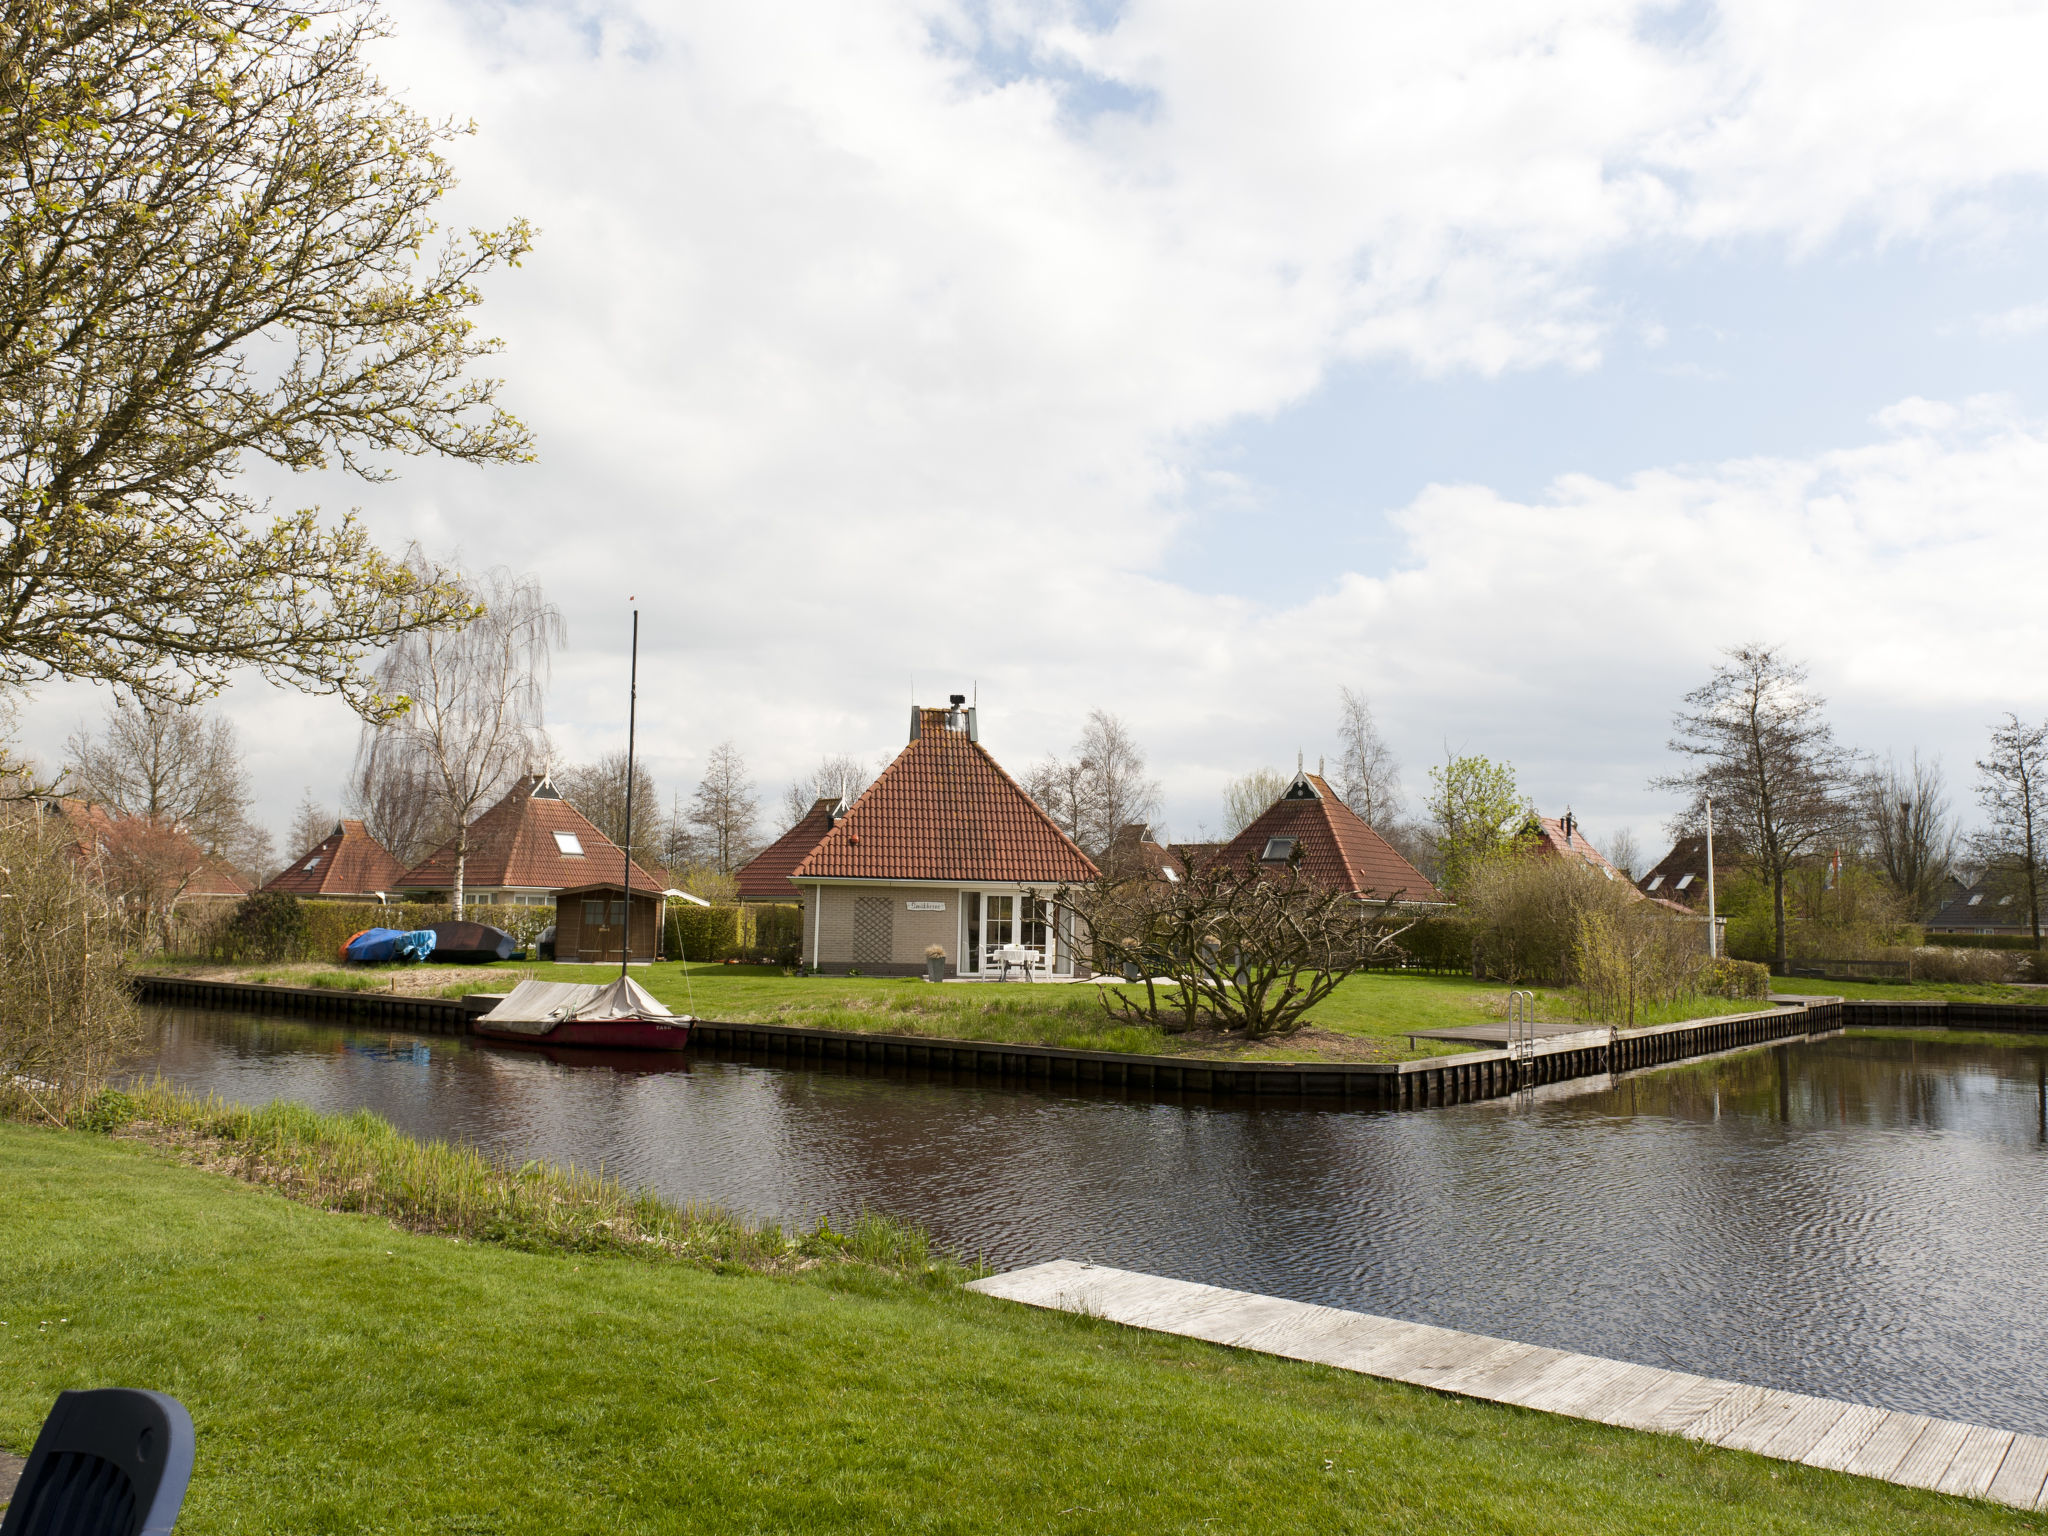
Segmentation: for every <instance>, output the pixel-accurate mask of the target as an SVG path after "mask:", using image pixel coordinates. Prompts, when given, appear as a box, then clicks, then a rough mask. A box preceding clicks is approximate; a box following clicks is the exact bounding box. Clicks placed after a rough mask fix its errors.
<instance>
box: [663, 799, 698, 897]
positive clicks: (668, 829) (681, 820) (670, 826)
mask: <svg viewBox="0 0 2048 1536" xmlns="http://www.w3.org/2000/svg"><path fill="white" fill-rule="evenodd" d="M661 862H662V867H663V868H665V869H667V870H668V871H669V872H670V873H671V874H674V873H675V872H676V871H677V870H681V869H686V868H688V867H689V866H690V865H692V864H694V863H696V862H697V836H696V834H695V833H694V832H692V831H691V830H690V817H689V813H688V812H686V811H685V810H684V809H683V797H682V795H681V794H680V793H677V792H671V793H670V795H669V797H668V815H666V816H665V817H663V818H662V823H661ZM692 894H696V895H701V894H702V892H693V893H692Z"/></svg>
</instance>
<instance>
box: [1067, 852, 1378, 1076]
mask: <svg viewBox="0 0 2048 1536" xmlns="http://www.w3.org/2000/svg"><path fill="white" fill-rule="evenodd" d="M1300 865H1301V859H1300V855H1299V853H1297V854H1296V856H1295V857H1294V858H1293V859H1292V860H1290V861H1289V862H1288V865H1287V867H1286V868H1285V869H1284V870H1281V871H1274V870H1271V869H1267V868H1264V867H1261V866H1260V865H1259V863H1258V862H1257V861H1256V860H1253V859H1247V860H1246V861H1245V862H1244V863H1242V864H1240V865H1232V864H1229V863H1226V862H1225V861H1223V860H1221V859H1216V860H1212V861H1210V862H1208V863H1206V864H1203V865H1200V866H1198V867H1196V868H1194V869H1191V870H1189V871H1188V873H1187V877H1186V878H1185V879H1181V880H1160V879H1157V878H1154V877H1153V876H1152V875H1151V874H1150V872H1149V871H1145V872H1138V873H1135V874H1128V873H1127V874H1122V875H1118V874H1110V875H1105V876H1104V877H1103V878H1102V879H1100V880H1098V881H1095V882H1094V883H1092V884H1090V885H1086V886H1067V887H1062V888H1061V890H1060V891H1059V893H1058V894H1057V896H1056V897H1055V902H1056V904H1057V905H1058V906H1060V907H1062V908H1065V909H1066V910H1068V911H1071V912H1074V913H1076V914H1077V915H1078V916H1079V917H1080V919H1081V921H1082V923H1084V924H1085V925H1086V927H1087V931H1088V934H1089V937H1090V942H1091V943H1092V945H1093V947H1094V952H1095V963H1096V964H1097V966H1098V967H1099V968H1100V969H1102V970H1104V971H1106V972H1109V973H1111V974H1116V973H1121V974H1122V975H1123V976H1124V978H1125V980H1126V983H1127V985H1125V986H1114V985H1110V986H1103V987H1099V988H1097V995H1098V996H1099V997H1100V998H1101V999H1102V1006H1103V1008H1104V1009H1105V1010H1106V1011H1107V1013H1108V1015H1109V1017H1110V1018H1111V1019H1112V1020H1114V1021H1115V1022H1116V1023H1119V1024H1137V1025H1146V1026H1150V1027H1152V1028H1155V1029H1161V1030H1165V1031H1167V1032H1169V1033H1180V1032H1181V1031H1184V1030H1188V1029H1193V1028H1197V1027H1201V1026H1205V1025H1206V1026H1208V1027H1211V1028H1215V1029H1219V1030H1232V1031H1241V1032H1243V1033H1244V1034H1245V1035H1246V1036H1248V1037H1250V1038H1253V1039H1258V1038H1263V1037H1266V1036H1270V1035H1279V1034H1287V1033H1290V1032H1291V1031H1293V1030H1295V1029H1298V1028H1300V1027H1301V1025H1302V1024H1303V1023H1304V1022H1305V1020H1306V1016H1307V1014H1308V1011H1309V1010H1310V1009H1311V1008H1313V1007H1315V1006H1316V1005H1317V1004H1318V1003H1320V1002H1322V1001H1323V1000H1324V999H1325V998H1327V997H1328V996H1329V995H1330V993H1331V992H1333V991H1334V990H1336V988H1337V986H1338V985H1339V984H1340V983H1341V982H1342V981H1343V980H1344V978H1345V977H1346V976H1348V975H1350V974H1351V973H1352V972H1353V971H1355V970H1358V969H1359V968H1360V967H1362V966H1364V965H1366V964H1367V963H1368V962H1370V961H1371V960H1372V959H1374V958H1375V957H1377V956H1379V955H1382V954H1385V953H1386V952H1388V951H1389V950H1391V949H1392V948H1393V947H1394V941H1395V939H1396V938H1397V937H1398V936H1399V935H1400V934H1401V933H1402V932H1404V931H1406V929H1407V928H1408V927H1409V926H1412V925H1411V924H1409V923H1405V922H1402V921H1400V920H1399V919H1397V918H1396V917H1395V916H1394V914H1393V907H1394V903H1393V899H1392V897H1391V896H1390V897H1389V898H1388V899H1387V900H1384V901H1378V902H1372V901H1361V900H1359V899H1358V898H1356V897H1354V896H1352V895H1351V894H1350V893H1349V892H1344V891H1337V890H1333V889H1331V888H1329V887H1328V886H1325V885H1322V884H1320V883H1318V882H1316V881H1313V880H1309V879H1308V878H1306V877H1305V876H1303V874H1302V873H1301V867H1300ZM1140 989H1141V990H1140Z"/></svg>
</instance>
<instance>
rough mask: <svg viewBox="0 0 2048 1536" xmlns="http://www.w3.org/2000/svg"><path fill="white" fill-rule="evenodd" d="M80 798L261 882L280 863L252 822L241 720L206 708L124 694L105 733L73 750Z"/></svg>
mask: <svg viewBox="0 0 2048 1536" xmlns="http://www.w3.org/2000/svg"><path fill="white" fill-rule="evenodd" d="M65 750H66V752H67V754H68V755H69V757H70V767H69V777H70V781H71V784H72V786H73V789H74V792H75V793H77V794H78V795H79V796H81V797H82V798H84V799H86V800H89V801H91V802H92V803H94V804H95V805H99V806H101V807H103V808H105V809H106V810H108V811H111V812H113V813H114V814H115V815H116V816H121V817H134V818H140V819H142V820H145V821H148V822H152V823H156V824H159V825H161V826H162V827H164V828H167V829H175V830H176V831H178V832H180V833H182V834H183V835H184V836H186V837H189V838H190V839H191V840H192V841H193V842H194V843H195V844H197V845H198V847H199V849H200V850H201V851H203V852H204V853H206V854H208V855H210V856H211V857H214V858H217V859H219V860H220V861H221V862H222V863H224V864H227V865H228V866H230V867H231V868H233V869H234V870H235V871H236V872H237V873H238V874H239V875H241V876H242V878H243V879H245V880H247V881H250V882H251V883H255V884H260V883H262V881H263V880H264V879H265V878H267V876H268V874H269V873H270V871H269V869H268V868H267V866H268V865H269V864H270V863H271V862H272V860H273V859H274V858H275V849H274V847H273V845H272V843H271V839H270V834H269V833H268V832H267V831H265V830H264V829H263V828H261V827H259V826H257V825H256V824H255V823H254V822H252V821H251V820H250V819H249V806H250V804H251V802H252V801H253V799H254V796H253V795H251V793H250V790H249V775H248V773H247V771H246V770H245V769H244V768H243V767H242V745H241V741H240V738H239V737H238V736H237V735H236V732H235V727H234V722H233V721H231V720H229V719H227V718H226V717H225V716H222V715H208V714H206V713H205V712H204V711H203V710H200V709H197V708H191V707H183V706H179V705H176V704H164V703H160V702H158V701H156V700H153V699H140V700H138V699H134V698H130V697H127V696H125V695H116V696H115V699H114V702H113V705H112V706H111V707H110V708H109V709H108V711H107V718H106V725H105V728H104V729H103V730H102V732H101V733H100V734H99V735H98V736H94V735H92V734H90V733H89V732H88V731H86V730H85V728H84V727H82V726H81V727H80V728H79V729H78V730H76V731H74V732H73V733H72V735H71V739H70V740H69V741H68V742H67V743H66V744H65Z"/></svg>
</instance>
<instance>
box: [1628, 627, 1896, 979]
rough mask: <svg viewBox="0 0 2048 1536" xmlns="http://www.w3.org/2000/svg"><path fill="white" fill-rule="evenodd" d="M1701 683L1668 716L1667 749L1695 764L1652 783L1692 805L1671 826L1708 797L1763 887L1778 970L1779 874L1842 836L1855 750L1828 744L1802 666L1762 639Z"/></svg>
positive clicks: (1684, 822) (1692, 817) (1694, 816)
mask: <svg viewBox="0 0 2048 1536" xmlns="http://www.w3.org/2000/svg"><path fill="white" fill-rule="evenodd" d="M1724 654H1725V655H1726V656H1727V658H1728V659H1727V660H1726V661H1725V662H1722V663H1721V664H1720V665H1718V666H1716V667H1715V668H1714V674H1713V676H1712V677H1710V678H1709V679H1708V680H1707V681H1706V682H1705V683H1703V684H1702V685H1701V686H1699V687H1698V688H1695V689H1694V690H1693V691H1692V692H1691V693H1688V694H1687V695H1686V696H1685V702H1686V704H1687V705H1688V706H1689V708H1687V709H1684V710H1681V711H1679V712H1678V713H1677V714H1676V715H1675V716H1673V717H1672V726H1673V728H1674V730H1676V732H1677V734H1676V735H1675V736H1674V737H1672V739H1671V743H1670V746H1671V750H1672V751H1674V752H1677V753H1679V754H1681V755H1682V756H1684V757H1686V758H1689V759H1691V761H1692V762H1693V763H1694V764H1695V765H1696V766H1694V767H1692V768H1690V769H1688V770H1687V771H1686V772H1684V773H1676V774H1669V775H1665V776H1663V777H1660V778H1657V779H1654V780H1652V781H1651V783H1652V787H1654V788H1658V789H1676V790H1681V791H1683V792H1685V793H1686V794H1687V795H1689V796H1690V797H1691V798H1690V801H1689V803H1688V804H1687V806H1686V809H1685V810H1684V811H1683V812H1682V813H1681V814H1680V817H1679V825H1680V827H1681V828H1683V829H1687V830H1689V829H1691V828H1693V827H1696V826H1698V825H1701V824H1702V823H1703V822H1704V821H1705V811H1706V801H1707V800H1708V799H1709V798H1711V799H1712V800H1713V802H1714V806H1715V811H1716V813H1717V815H1718V816H1719V817H1720V818H1721V819H1722V821H1723V823H1724V824H1726V825H1728V826H1730V827H1731V828H1732V829H1733V830H1735V831H1736V832H1737V833H1738V834H1739V840H1740V842H1741V843H1742V845H1743V847H1744V848H1745V849H1746V850H1747V852H1748V855H1749V857H1750V858H1751V859H1753V860H1754V861H1755V862H1756V865H1757V869H1758V872H1759V873H1761V874H1762V875H1763V876H1764V878H1765V879H1766V880H1767V881H1768V882H1769V883H1770V887H1771V911H1772V921H1773V923H1774V925H1775V929H1776V951H1775V952H1776V956H1777V960H1776V968H1777V969H1778V970H1780V971H1782V970H1783V969H1784V966H1785V958H1786V951H1785V876H1786V874H1787V872H1788V871H1790V870H1791V868H1792V866H1793V864H1794V863H1795V862H1797V861H1798V860H1799V859H1802V858H1804V857H1806V856H1807V855H1809V854H1813V853H1817V852H1819V851H1821V850H1822V849H1823V848H1825V847H1826V846H1827V844H1828V843H1829V842H1830V841H1832V840H1834V839H1836V838H1838V837H1840V836H1842V835H1843V832H1844V829H1845V824H1846V821H1847V797H1848V789H1849V785H1850V782H1851V775H1852V770H1853V767H1854V762H1855V759H1854V755H1853V754H1852V753H1851V752H1849V751H1848V750H1847V749H1846V748H1844V747H1842V746H1840V745H1839V744H1838V743H1837V742H1836V741H1835V736H1834V730H1833V728H1832V727H1830V726H1829V724H1828V723H1827V719H1826V716H1825V714H1824V713H1823V711H1824V710H1825V708H1826V702H1827V701H1826V700H1824V699H1822V698H1821V697H1820V696H1819V695H1818V694H1816V693H1814V692H1813V691H1812V690H1811V689H1809V688H1808V687H1807V685H1806V668H1805V667H1804V666H1802V665H1801V664H1799V663H1798V662H1795V661H1792V660H1790V659H1789V658H1787V657H1786V656H1784V655H1783V654H1781V653H1780V652H1779V651H1778V650H1777V649H1775V648H1774V647H1772V646H1768V645H1760V644H1755V643H1751V644H1747V645H1739V646H1735V647H1734V648H1732V649H1730V650H1728V651H1727V652H1725V653H1724Z"/></svg>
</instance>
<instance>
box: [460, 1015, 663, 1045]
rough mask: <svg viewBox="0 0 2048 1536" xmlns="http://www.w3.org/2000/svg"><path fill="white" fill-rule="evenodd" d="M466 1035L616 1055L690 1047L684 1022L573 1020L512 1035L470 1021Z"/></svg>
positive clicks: (486, 1022) (486, 1021)
mask: <svg viewBox="0 0 2048 1536" xmlns="http://www.w3.org/2000/svg"><path fill="white" fill-rule="evenodd" d="M469 1029H470V1033H471V1034H474V1035H478V1036H481V1037H482V1038H483V1039H486V1040H496V1041H499V1042H501V1043H502V1044H505V1045H569V1046H580V1047H583V1048H585V1049H588V1048H590V1047H593V1046H594V1047H597V1048H599V1049H605V1050H618V1051H680V1050H681V1049H683V1047H684V1046H686V1045H688V1044H689V1043H690V1021H689V1020H688V1019H606V1020H603V1021H602V1022H599V1021H595V1020H593V1021H591V1022H589V1023H583V1022H578V1021H575V1020H572V1021H570V1022H569V1023H567V1024H557V1025H556V1026H555V1027H554V1028H553V1029H551V1030H549V1031H548V1032H547V1033H546V1034H544V1035H522V1034H515V1033H514V1032H513V1031H511V1030H509V1029H493V1028H492V1027H491V1025H490V1023H489V1021H488V1020H485V1019H472V1020H470V1023H469Z"/></svg>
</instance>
